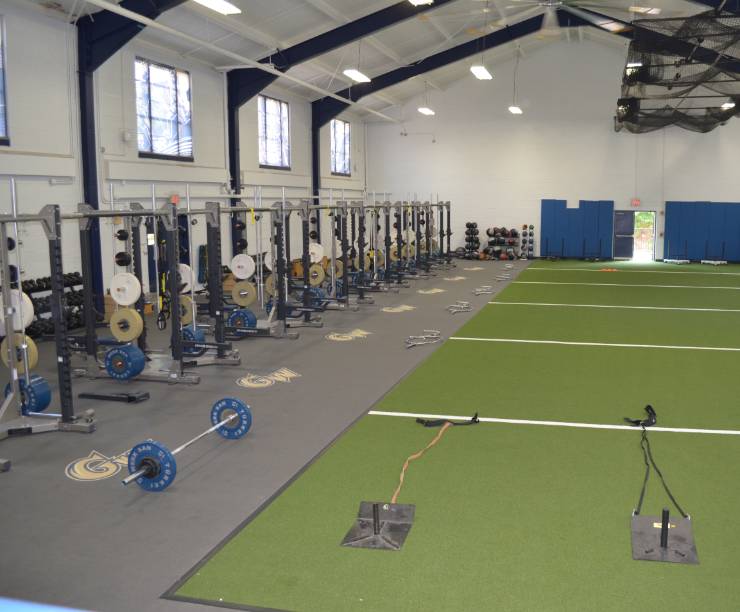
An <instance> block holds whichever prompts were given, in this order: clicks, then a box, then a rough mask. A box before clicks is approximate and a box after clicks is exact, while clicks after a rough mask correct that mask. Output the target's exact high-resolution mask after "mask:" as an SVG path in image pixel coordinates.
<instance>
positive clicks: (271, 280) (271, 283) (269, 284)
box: [265, 274, 275, 295]
mask: <svg viewBox="0 0 740 612" xmlns="http://www.w3.org/2000/svg"><path fill="white" fill-rule="evenodd" d="M265 293H266V294H267V295H275V277H274V276H273V275H272V274H270V276H268V277H267V278H266V279H265Z"/></svg>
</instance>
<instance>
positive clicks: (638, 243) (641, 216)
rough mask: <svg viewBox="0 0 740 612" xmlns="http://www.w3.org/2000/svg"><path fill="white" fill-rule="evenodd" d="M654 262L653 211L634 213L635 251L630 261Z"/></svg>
mask: <svg viewBox="0 0 740 612" xmlns="http://www.w3.org/2000/svg"><path fill="white" fill-rule="evenodd" d="M654 260H655V211H653V210H641V211H639V212H635V249H634V252H633V254H632V261H654Z"/></svg>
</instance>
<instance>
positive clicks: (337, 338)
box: [324, 329, 370, 342]
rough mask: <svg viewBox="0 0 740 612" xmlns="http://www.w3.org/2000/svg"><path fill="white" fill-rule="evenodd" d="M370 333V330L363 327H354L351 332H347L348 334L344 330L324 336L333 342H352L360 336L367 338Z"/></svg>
mask: <svg viewBox="0 0 740 612" xmlns="http://www.w3.org/2000/svg"><path fill="white" fill-rule="evenodd" d="M369 335H370V332H366V331H365V330H363V329H353V330H352V331H351V332H347V333H346V334H345V333H342V332H332V333H331V334H326V336H324V337H325V338H326V339H327V340H331V341H333V342H351V341H352V340H357V339H358V338H361V339H362V338H367V337H368V336H369Z"/></svg>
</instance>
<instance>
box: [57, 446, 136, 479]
mask: <svg viewBox="0 0 740 612" xmlns="http://www.w3.org/2000/svg"><path fill="white" fill-rule="evenodd" d="M128 454H129V451H126V452H125V453H121V454H120V455H114V456H113V457H108V456H107V455H104V454H103V453H100V452H98V451H96V450H94V451H90V454H89V455H88V456H87V457H81V458H80V459H75V460H74V461H72V462H71V463H69V464H68V465H67V467H66V468H65V470H64V473H65V474H66V475H67V478H69V479H71V480H76V481H77V482H94V481H96V480H105V479H106V478H112V477H113V476H115V475H116V474H118V472H120V471H121V468H125V467H127V466H128Z"/></svg>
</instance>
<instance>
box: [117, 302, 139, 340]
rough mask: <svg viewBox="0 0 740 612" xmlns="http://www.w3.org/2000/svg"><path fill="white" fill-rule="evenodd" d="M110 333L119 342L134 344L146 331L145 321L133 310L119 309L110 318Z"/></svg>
mask: <svg viewBox="0 0 740 612" xmlns="http://www.w3.org/2000/svg"><path fill="white" fill-rule="evenodd" d="M110 331H111V333H112V334H113V337H114V338H115V339H116V340H118V341H119V342H133V341H134V340H136V339H137V338H138V337H139V336H141V332H143V331H144V320H143V319H142V318H141V315H140V314H139V313H138V312H136V311H135V310H134V309H133V308H119V309H118V310H116V311H115V312H114V313H113V314H112V315H111V317H110Z"/></svg>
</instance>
